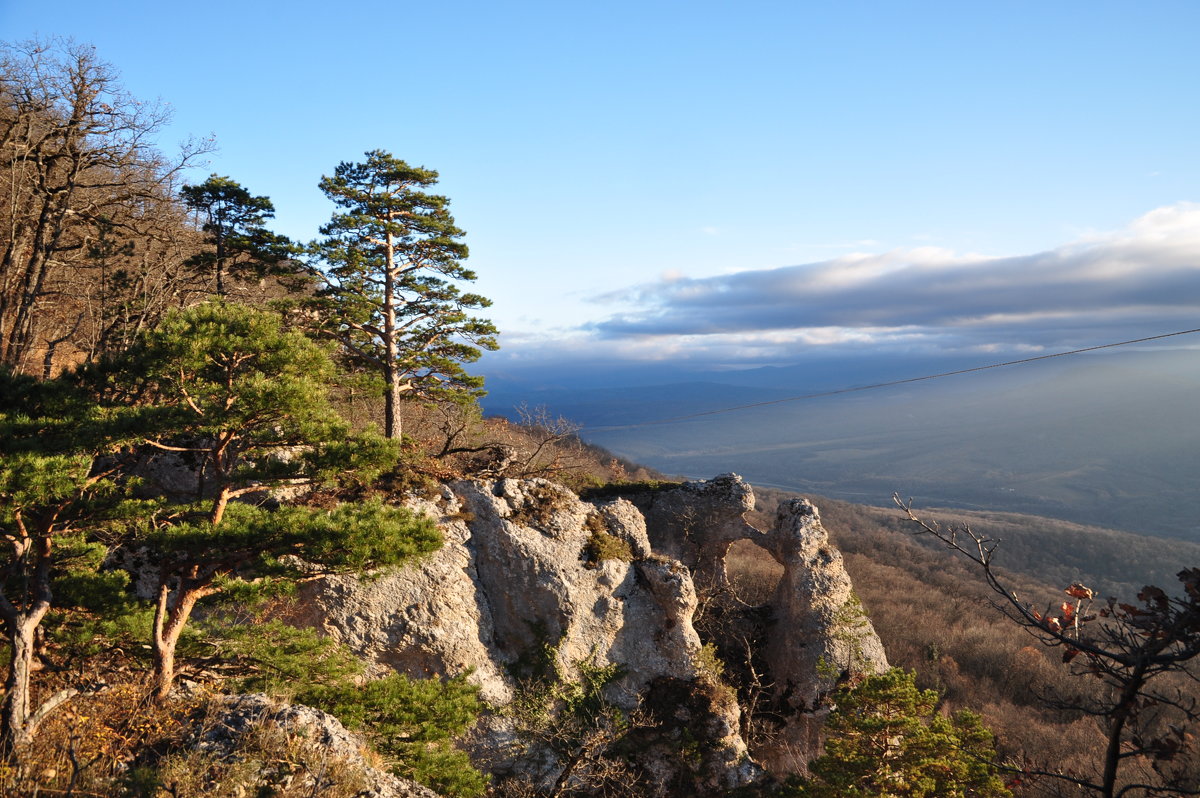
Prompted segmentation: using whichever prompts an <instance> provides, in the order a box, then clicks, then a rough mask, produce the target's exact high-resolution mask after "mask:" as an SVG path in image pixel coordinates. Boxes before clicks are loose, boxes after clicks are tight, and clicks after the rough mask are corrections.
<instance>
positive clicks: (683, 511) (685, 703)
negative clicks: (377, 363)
mask: <svg viewBox="0 0 1200 798" xmlns="http://www.w3.org/2000/svg"><path fill="white" fill-rule="evenodd" d="M410 506H411V507H412V508H413V509H415V510H419V511H423V512H425V513H427V514H429V515H431V516H432V517H434V518H436V519H437V520H438V522H439V525H440V526H441V529H442V531H443V534H444V536H445V539H446V544H445V546H443V547H442V548H441V549H440V550H439V551H437V552H435V553H434V554H433V555H431V556H430V557H428V558H426V559H425V560H423V561H422V562H420V563H419V564H416V565H412V566H410V567H407V568H404V569H402V570H400V571H398V572H394V573H387V574H381V575H376V576H375V577H374V578H372V579H369V580H360V579H358V578H356V577H351V576H343V577H330V578H327V579H322V580H317V581H314V582H310V583H308V584H306V585H305V586H304V587H303V589H302V592H301V597H300V598H301V601H300V602H299V606H300V607H301V608H302V609H301V614H300V616H299V617H298V618H297V620H299V621H302V622H304V623H308V624H311V625H314V626H317V627H319V628H321V629H323V630H324V631H325V632H326V633H327V634H329V635H331V636H333V637H335V638H337V639H340V640H342V641H344V642H346V643H347V644H348V645H349V646H350V647H351V648H352V649H354V650H355V651H356V652H357V653H358V654H360V655H362V656H364V657H366V658H368V659H369V660H370V661H371V662H373V663H374V664H375V666H376V667H377V668H378V669H379V670H381V671H382V670H384V669H395V670H399V671H401V672H404V673H407V674H409V675H411V676H417V677H420V676H450V675H455V674H459V673H463V672H469V673H470V676H469V677H468V678H469V679H471V680H472V681H473V682H474V683H476V684H478V685H479V686H480V688H481V695H482V697H483V698H484V700H485V701H487V702H488V703H490V704H491V705H493V706H494V707H503V706H504V705H506V704H508V703H509V702H510V701H512V700H513V697H514V695H515V694H516V692H517V690H518V689H519V688H520V685H521V683H522V680H523V679H529V678H531V677H534V676H537V675H539V673H540V674H541V675H543V676H545V675H547V674H548V673H552V674H554V675H555V676H556V677H557V678H560V679H562V680H564V681H574V680H579V679H580V678H581V676H582V675H583V673H584V670H585V669H595V668H604V667H608V666H613V665H615V666H619V673H620V674H621V675H620V677H619V678H616V679H614V680H613V681H612V682H611V683H610V684H608V686H607V687H606V690H605V697H606V699H607V700H608V701H609V702H610V703H611V704H613V705H615V706H618V707H621V708H622V709H624V710H628V711H637V712H645V711H648V710H647V708H649V711H651V714H652V715H654V716H655V717H656V718H658V720H657V721H655V722H656V723H658V724H659V725H658V727H657V728H658V729H659V731H658V732H655V734H656V735H657V736H656V737H654V740H656V741H657V742H653V743H652V744H651V743H648V744H647V747H646V750H645V751H643V752H642V754H644V756H643V757H642V766H643V767H645V768H647V769H649V770H651V772H657V771H655V770H654V768H655V767H657V765H655V762H659V763H663V762H666V758H665V756H664V757H659V758H658V759H657V760H656V759H655V754H654V750H655V746H659V747H661V746H663V745H665V743H664V742H663V741H664V740H669V739H670V736H671V734H672V733H673V732H671V731H670V730H669V729H667V726H666V725H664V724H667V723H668V721H669V722H670V723H674V724H676V726H677V727H678V728H680V729H682V728H683V727H684V726H687V727H689V729H690V730H689V732H688V734H699V735H701V736H702V737H703V739H704V743H703V745H702V746H701V749H702V750H703V751H704V755H703V762H701V763H700V765H699V766H697V768H695V769H694V773H693V774H692V778H694V779H698V781H696V782H695V784H696V785H697V789H700V790H712V791H716V790H723V789H729V788H732V787H736V786H739V785H742V784H746V783H749V782H752V781H755V780H756V779H758V778H760V777H761V771H760V770H759V769H758V768H757V766H756V765H755V764H754V762H753V761H752V760H751V757H750V755H749V754H750V752H748V750H747V747H746V743H745V742H744V740H743V739H742V737H741V736H740V734H739V729H740V726H741V723H740V715H739V710H738V707H737V704H736V701H735V700H734V697H733V696H732V693H731V692H730V691H728V690H726V691H725V692H724V693H722V692H721V691H720V690H717V691H715V692H714V690H712V689H708V688H706V687H705V684H708V683H707V682H706V681H705V678H704V675H703V674H698V672H697V666H696V661H697V654H698V653H699V651H700V648H701V641H700V637H699V636H698V635H697V632H696V629H695V627H694V626H693V618H694V616H695V614H696V612H697V608H698V606H699V605H700V603H701V602H704V601H706V600H708V599H709V598H710V597H712V596H714V595H717V594H718V593H719V592H720V591H721V590H723V589H727V588H728V581H727V579H726V575H725V564H724V560H725V556H726V553H727V551H728V549H729V546H730V545H731V544H732V543H733V542H734V541H736V540H742V539H749V540H753V541H754V542H755V543H757V544H758V545H760V546H762V547H763V548H764V549H765V550H766V551H768V552H769V553H770V554H771V556H772V557H774V558H775V559H776V560H777V561H778V562H779V563H780V564H781V565H782V566H783V569H784V575H783V578H782V579H781V581H780V583H779V586H778V588H777V589H776V591H775V594H774V596H773V598H772V599H771V601H770V602H769V605H768V606H767V607H765V608H760V609H761V610H762V612H763V613H765V614H766V615H767V616H769V617H770V622H769V624H768V625H767V627H766V628H767V629H768V636H767V640H766V643H765V646H764V648H763V658H764V659H765V661H766V662H767V665H768V667H769V671H770V672H769V674H768V676H769V678H770V680H771V682H770V683H771V684H773V687H772V688H771V693H770V696H769V700H770V703H771V711H772V713H774V715H775V716H777V717H778V718H780V719H781V721H780V726H779V728H778V730H777V733H776V734H775V735H774V739H773V742H772V743H770V744H769V745H764V746H762V747H761V750H756V751H754V752H753V754H754V758H755V759H757V760H759V761H761V762H762V763H764V764H767V765H768V766H769V768H770V769H771V770H772V771H774V772H776V773H779V774H785V773H789V772H797V771H800V770H802V769H803V767H804V765H805V764H806V762H807V761H808V759H810V758H812V757H813V756H815V755H816V754H817V753H819V732H820V728H821V724H822V722H823V719H824V716H825V713H826V703H827V701H826V699H827V696H828V695H829V693H830V692H831V691H832V690H833V689H834V688H835V686H836V683H837V682H838V681H839V680H840V679H842V678H845V677H847V676H853V675H854V674H858V673H868V672H876V671H879V670H882V669H884V668H886V666H887V663H886V659H885V657H884V655H883V650H882V647H881V646H880V644H879V640H878V637H876V635H875V633H874V630H873V629H872V628H871V626H870V623H869V622H868V621H867V620H866V619H865V616H863V615H862V613H861V608H858V607H857V605H856V603H855V602H856V600H855V599H854V598H853V593H852V589H851V585H850V580H849V577H848V576H847V575H846V572H845V569H844V568H843V566H842V561H841V555H840V554H839V553H838V552H837V551H836V550H835V549H833V548H832V547H831V546H830V545H829V542H828V536H827V535H826V533H825V530H824V528H823V527H822V526H821V523H820V517H819V515H818V513H817V511H816V508H815V507H813V506H812V505H811V504H809V503H808V502H804V501H795V502H792V503H789V504H785V505H784V506H783V507H781V508H780V511H779V514H778V517H777V519H776V522H775V524H774V526H773V527H772V528H771V529H770V530H766V531H762V530H758V529H756V528H755V527H753V526H751V525H750V524H748V523H747V522H746V520H745V517H744V516H745V513H746V512H747V511H748V510H750V509H752V508H753V507H754V495H753V491H752V490H751V488H750V486H749V485H747V484H746V483H745V482H744V481H742V479H741V478H740V477H738V476H736V475H733V474H726V475H722V476H720V477H717V478H716V479H713V480H710V481H708V482H696V483H686V484H684V485H681V486H677V487H670V488H667V489H661V488H659V489H653V490H644V491H640V492H639V491H634V492H633V493H631V494H630V495H629V496H628V497H627V498H617V499H608V500H605V501H596V502H586V501H582V500H580V499H579V498H578V497H577V496H576V495H575V494H574V493H572V492H571V491H569V490H567V489H566V488H563V487H562V486H560V485H557V484H555V483H552V482H548V481H545V480H538V479H533V480H513V479H500V480H495V481H479V480H472V481H462V482H458V483H455V484H453V485H451V486H448V487H445V488H443V490H442V494H441V496H440V497H438V498H437V499H436V500H433V501H430V500H420V501H414V502H412V503H410ZM594 535H611V536H612V537H614V538H617V539H619V540H621V541H624V542H625V543H626V544H628V550H629V551H630V552H632V556H631V557H629V558H628V560H629V561H626V559H625V558H620V559H606V560H601V561H599V562H595V561H593V558H592V557H590V556H589V554H588V551H589V548H588V547H589V541H590V540H592V538H593V536H594ZM710 686H711V685H710ZM705 696H707V698H705ZM679 713H683V715H684V716H686V717H675V715H678V714H679ZM672 718H673V720H672ZM517 737H518V734H517V729H516V726H515V725H514V724H513V722H511V719H509V718H506V716H504V715H503V713H502V712H497V713H495V714H493V715H490V716H489V717H487V718H485V720H484V721H483V723H482V724H481V725H480V727H479V728H478V729H477V730H476V732H475V734H474V735H473V737H472V742H471V743H470V749H471V752H472V755H473V756H474V757H475V758H476V760H477V761H479V762H482V763H485V764H486V766H487V767H490V768H492V769H493V770H494V771H496V772H499V771H507V772H513V771H514V770H519V769H520V768H522V767H524V768H526V769H527V773H529V774H532V775H531V778H533V779H534V781H538V780H541V781H542V782H543V783H547V780H548V783H553V780H554V779H555V778H556V775H555V774H556V773H557V772H561V771H564V769H569V768H568V766H567V765H565V764H564V763H563V762H562V761H561V760H560V759H558V758H557V757H556V755H555V754H554V753H553V752H551V751H549V750H548V749H545V748H543V749H537V748H536V746H534V747H531V746H530V745H528V744H527V742H523V741H521V740H519V739H517ZM648 739H649V738H648ZM668 747H669V746H668ZM663 750H665V749H663ZM677 750H678V749H676V752H677ZM521 757H525V760H524V764H522V762H521V761H520V758H521ZM663 767H666V765H663ZM556 768H557V770H556ZM665 779H666V776H665V775H664V780H665ZM664 783H665V781H664ZM664 789H665V788H664Z"/></svg>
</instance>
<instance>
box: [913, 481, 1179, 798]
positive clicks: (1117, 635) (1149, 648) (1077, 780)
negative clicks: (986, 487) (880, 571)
mask: <svg viewBox="0 0 1200 798" xmlns="http://www.w3.org/2000/svg"><path fill="white" fill-rule="evenodd" d="M893 499H894V501H895V503H896V505H897V506H898V507H899V508H900V509H901V510H902V511H903V512H904V513H905V515H907V517H908V519H909V521H911V522H912V523H913V524H914V525H915V527H916V531H917V533H918V534H924V535H930V536H932V537H934V538H936V539H937V540H940V541H941V542H942V543H943V544H944V545H945V546H947V547H948V548H949V549H951V550H952V551H954V552H955V553H956V554H958V555H960V556H963V557H965V558H967V559H968V560H970V561H971V562H973V563H975V565H977V566H978V567H979V569H980V571H981V573H982V576H983V579H984V581H985V583H986V584H987V586H988V588H990V589H991V591H992V592H993V593H995V594H996V596H997V597H998V599H997V600H996V601H994V602H993V604H994V606H996V607H997V608H998V609H999V610H1000V611H1001V612H1002V613H1004V615H1005V616H1006V617H1007V618H1008V619H1009V620H1011V621H1012V622H1013V623H1014V624H1016V625H1017V626H1018V627H1020V628H1021V629H1023V630H1025V631H1026V632H1028V633H1029V634H1031V635H1032V636H1033V637H1035V638H1036V639H1037V640H1038V641H1040V642H1041V643H1042V644H1043V645H1046V646H1051V647H1057V648H1061V649H1062V651H1063V654H1062V660H1063V662H1064V663H1068V664H1069V665H1070V667H1071V668H1072V670H1073V673H1075V674H1077V675H1087V676H1092V677H1094V678H1095V679H1096V680H1098V687H1099V688H1100V689H1098V690H1095V691H1081V692H1080V693H1079V694H1077V695H1069V696H1062V695H1060V696H1049V697H1047V698H1046V699H1045V700H1046V701H1047V703H1048V704H1050V705H1051V706H1053V707H1055V708H1058V709H1070V710H1075V711H1078V712H1082V713H1084V714H1086V715H1090V716H1092V717H1095V718H1096V719H1097V720H1099V721H1100V723H1101V724H1102V726H1103V728H1104V732H1105V739H1106V747H1105V755H1104V765H1103V769H1102V772H1101V773H1099V774H1094V775H1090V776H1089V775H1079V774H1076V773H1073V772H1070V770H1069V768H1060V769H1051V768H1046V767H1033V768H1028V769H1026V772H1027V773H1030V774H1031V775H1036V776H1044V777H1049V778H1053V779H1057V780H1059V781H1062V782H1066V783H1069V784H1071V785H1073V786H1074V787H1075V788H1077V789H1082V790H1085V791H1088V792H1091V793H1094V794H1097V795H1102V796H1105V798H1110V797H1111V796H1124V795H1142V796H1176V795H1200V776H1198V774H1197V773H1196V772H1195V771H1194V761H1193V760H1194V757H1195V753H1194V751H1191V749H1192V747H1193V745H1194V734H1195V724H1196V723H1197V721H1200V698H1198V697H1197V696H1198V695H1200V691H1197V689H1196V685H1197V683H1198V681H1200V680H1198V679H1197V675H1196V672H1195V669H1194V665H1193V660H1194V659H1195V658H1196V657H1197V655H1200V568H1187V569H1185V570H1183V571H1180V572H1179V575H1178V577H1179V581H1180V584H1181V588H1182V593H1181V594H1180V595H1178V596H1172V595H1169V594H1167V593H1166V592H1165V591H1163V590H1162V589H1161V588H1158V587H1153V586H1147V587H1144V588H1142V590H1141V592H1140V593H1138V597H1137V600H1138V603H1136V604H1133V603H1125V602H1119V601H1117V600H1116V599H1115V598H1109V599H1107V600H1106V601H1099V602H1097V601H1096V598H1095V596H1094V594H1093V592H1092V591H1091V590H1090V589H1088V588H1087V587H1085V586H1084V585H1082V584H1078V583H1076V584H1072V585H1071V586H1070V587H1068V588H1066V591H1065V593H1066V595H1067V596H1068V599H1069V600H1068V601H1064V602H1062V603H1061V604H1060V605H1059V607H1058V608H1056V609H1055V608H1049V607H1048V608H1047V609H1046V611H1044V612H1043V611H1040V610H1038V609H1036V608H1035V607H1034V606H1032V605H1031V604H1028V603H1026V602H1023V601H1022V600H1021V599H1020V598H1019V597H1018V596H1017V594H1016V593H1015V592H1013V591H1012V590H1010V589H1009V588H1008V587H1007V586H1006V585H1005V584H1004V582H1003V580H1002V578H1001V577H1000V575H999V574H998V573H997V572H996V569H995V568H994V567H993V559H994V556H995V553H996V550H997V547H998V545H999V541H998V540H993V539H990V538H987V537H985V536H983V535H981V534H978V533H976V532H974V531H973V530H972V529H971V528H970V526H968V525H966V524H963V525H960V526H952V527H942V526H940V525H938V524H936V523H931V522H927V521H925V520H923V519H922V518H920V517H919V516H918V515H917V514H916V513H914V512H913V510H912V503H911V501H909V502H905V501H902V500H901V499H900V497H899V496H894V497H893ZM1097 605H1098V606H1097ZM1093 610H1095V611H1094V612H1093Z"/></svg>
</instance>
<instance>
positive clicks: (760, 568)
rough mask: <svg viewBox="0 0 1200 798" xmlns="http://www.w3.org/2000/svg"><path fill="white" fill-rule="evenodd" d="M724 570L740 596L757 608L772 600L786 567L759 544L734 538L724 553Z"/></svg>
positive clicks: (735, 591) (734, 590)
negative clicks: (727, 550)
mask: <svg viewBox="0 0 1200 798" xmlns="http://www.w3.org/2000/svg"><path fill="white" fill-rule="evenodd" d="M725 572H726V573H727V574H729V584H730V586H731V587H732V588H733V592H734V593H735V594H736V595H737V597H738V598H739V599H741V600H742V601H744V602H746V603H747V604H750V605H753V606H756V607H757V606H759V605H761V604H766V603H767V602H768V601H770V600H771V596H772V595H773V594H774V593H775V587H776V586H777V585H778V584H779V579H780V578H781V577H782V576H783V566H782V565H780V564H779V563H777V562H775V558H774V557H772V556H771V555H770V554H769V553H768V552H767V550H766V549H764V548H763V547H762V546H760V545H758V544H757V543H755V542H753V541H751V540H735V541H734V542H733V544H732V545H731V546H730V547H729V552H728V553H727V554H726V555H725Z"/></svg>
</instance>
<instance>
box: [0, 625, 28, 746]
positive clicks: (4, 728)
mask: <svg viewBox="0 0 1200 798" xmlns="http://www.w3.org/2000/svg"><path fill="white" fill-rule="evenodd" d="M31 620H32V619H31V618H28V617H26V618H23V619H21V620H20V621H15V622H10V624H9V628H10V629H11V630H12V634H11V635H10V638H9V644H10V648H11V651H12V662H11V663H10V664H9V669H8V679H7V681H6V682H5V685H4V690H5V695H4V706H3V710H0V754H3V756H4V757H5V758H8V757H11V756H12V754H13V752H14V751H16V750H17V749H19V748H21V747H23V746H24V745H26V744H27V743H28V742H29V739H30V736H31V734H32V732H33V730H32V729H30V728H29V702H30V695H29V693H30V690H29V683H30V680H31V678H32V676H33V652H34V630H35V629H36V628H37V623H36V622H32V623H31Z"/></svg>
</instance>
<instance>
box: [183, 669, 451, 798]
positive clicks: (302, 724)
mask: <svg viewBox="0 0 1200 798" xmlns="http://www.w3.org/2000/svg"><path fill="white" fill-rule="evenodd" d="M217 702H218V711H217V713H216V715H215V717H211V718H209V719H207V722H206V723H205V725H204V726H203V728H202V729H201V730H200V731H199V733H198V734H197V736H196V738H195V739H193V740H192V745H193V746H194V747H196V748H198V749H200V750H202V751H205V752H208V753H212V754H216V755H218V756H220V757H222V758H226V757H237V755H238V746H239V742H240V740H241V738H242V737H243V735H245V734H246V733H247V732H249V731H250V730H251V729H253V728H254V727H255V726H259V725H264V724H270V725H273V726H276V727H278V728H281V729H284V730H286V731H288V732H289V733H291V734H298V735H301V736H303V737H305V738H306V739H307V740H309V741H311V742H313V743H315V744H316V745H318V746H320V747H321V748H322V749H324V750H325V751H326V752H327V753H328V754H329V756H331V757H334V758H337V759H341V760H343V761H344V762H346V763H347V764H350V765H352V766H354V767H355V768H356V769H358V770H360V771H361V772H362V773H363V775H364V776H365V778H366V780H367V782H368V785H369V786H368V787H367V788H366V789H364V790H363V791H361V792H359V793H358V795H359V796H360V798H438V795H437V793H435V792H434V791H433V790H430V789H429V788H427V787H423V786H421V785H420V784H417V783H415V782H412V781H409V780H407V779H401V778H398V777H396V776H394V775H392V774H391V773H386V772H384V771H382V770H379V769H377V768H375V767H372V766H371V765H370V764H369V763H368V762H367V761H366V759H365V758H364V757H363V754H362V751H363V747H364V745H363V741H362V740H361V739H360V738H359V737H358V736H357V735H355V734H352V733H351V732H350V731H348V730H347V729H346V727H345V726H343V725H342V723H341V721H339V720H338V719H337V718H335V717H333V716H332V715H330V714H328V713H325V712H322V711H321V710H319V709H313V708H312V707H306V706H300V705H296V706H292V705H288V704H280V703H278V702H276V701H274V700H272V699H271V698H269V697H267V696H265V695H262V694H258V693H255V694H250V695H227V696H220V697H219V698H218V699H217ZM312 787H313V794H316V792H317V791H318V790H319V789H320V785H319V784H313V785H312Z"/></svg>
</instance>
